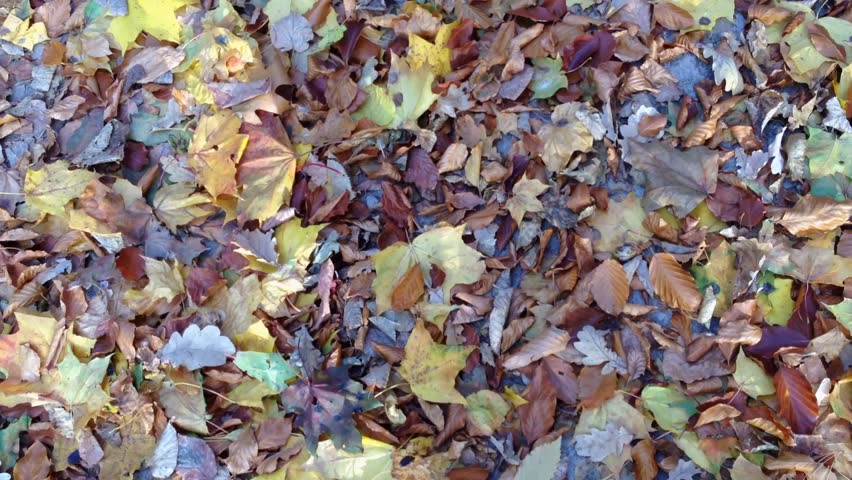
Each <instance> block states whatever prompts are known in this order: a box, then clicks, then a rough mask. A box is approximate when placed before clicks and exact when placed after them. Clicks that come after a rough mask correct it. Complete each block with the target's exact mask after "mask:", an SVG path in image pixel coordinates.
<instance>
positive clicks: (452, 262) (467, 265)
mask: <svg viewBox="0 0 852 480" xmlns="http://www.w3.org/2000/svg"><path fill="white" fill-rule="evenodd" d="M463 232H464V225H460V226H458V227H448V226H443V227H438V228H435V229H433V230H430V231H428V232H426V233H424V234H422V235H420V236H419V237H417V238H415V239H414V241H413V242H411V244H406V243H402V242H399V243H395V244H393V245H391V246H390V247H388V248H386V249H384V250H382V251H381V252H379V253H377V254H375V255H374V256H373V263H374V265H375V266H376V278H375V280H374V281H373V291H374V292H376V306H377V309H378V313H382V312H385V311H387V310H390V309H391V296H392V293H393V291H394V288H395V287H396V285H398V284H399V282H400V281H401V280H402V278H403V277H404V276H405V274H406V273H408V271H409V270H410V269H411V267H413V266H414V265H420V269H421V270H422V271H423V278H424V279H429V278H431V270H432V265H435V266H436V267H438V268H440V269H441V271H442V272H444V274H445V277H444V283H443V285H442V287H443V291H444V302H445V303H449V301H450V297H451V294H450V291H451V290H452V288H453V287H454V286H456V285H459V284H468V283H474V282H476V281H478V280H479V277H481V276H482V274H483V273H485V263H484V262H483V261H482V259H481V257H482V255H481V254H480V253H479V252H478V251H477V250H475V249H473V248H470V247H468V246H467V245H465V243H464V241H463V240H462V233H463Z"/></svg>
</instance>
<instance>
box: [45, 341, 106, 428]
mask: <svg viewBox="0 0 852 480" xmlns="http://www.w3.org/2000/svg"><path fill="white" fill-rule="evenodd" d="M110 357H112V355H110V356H107V357H101V358H94V359H92V360H90V361H89V363H82V362H80V360H78V359H77V357H76V356H74V352H73V351H71V347H68V350H67V351H66V352H65V358H64V359H62V362H61V363H60V364H59V365H58V370H59V377H60V383H59V385H58V386H57V387H56V392H57V393H58V394H59V395H61V396H62V398H64V399H65V403H66V404H67V405H86V407H87V410H88V411H89V412H95V411H97V410H99V409H100V408H101V407H103V406H104V405H106V403H107V402H108V401H109V395H107V393H106V392H105V391H104V390H103V389H102V388H101V382H103V380H104V375H106V371H107V367H108V366H109V361H110Z"/></svg>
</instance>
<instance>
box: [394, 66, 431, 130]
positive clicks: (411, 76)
mask: <svg viewBox="0 0 852 480" xmlns="http://www.w3.org/2000/svg"><path fill="white" fill-rule="evenodd" d="M388 78H389V80H388V95H389V96H390V98H391V100H393V103H394V104H395V105H397V107H396V114H395V115H394V121H393V126H394V127H400V126H402V125H403V124H405V123H406V122H414V121H417V119H418V118H420V115H423V113H425V112H426V110H428V109H429V107H430V106H432V104H433V103H434V102H435V100H437V99H438V97H440V95H438V94H437V93H432V82H433V81H434V80H435V74H434V73H432V70H430V67H429V66H428V65H421V66H420V68H417V69H412V68H410V67H409V65H408V62H407V61H406V60H405V59H403V58H399V57H393V60H392V61H391V69H390V73H389V74H388ZM391 80H396V81H391ZM397 99H399V100H397Z"/></svg>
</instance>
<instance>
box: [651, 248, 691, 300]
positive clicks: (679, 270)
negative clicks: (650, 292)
mask: <svg viewBox="0 0 852 480" xmlns="http://www.w3.org/2000/svg"><path fill="white" fill-rule="evenodd" d="M649 273H650V276H651V284H652V285H653V286H654V292H656V293H657V295H659V296H660V298H661V299H662V300H663V301H664V302H666V304H667V305H668V306H670V307H672V308H680V309H682V310H686V311H688V312H695V311H696V310H698V307H699V305H701V294H700V293H699V292H698V287H697V286H696V285H695V279H694V278H692V276H691V275H690V274H689V272H687V271H686V270H684V269H683V267H681V265H680V264H679V263H678V261H677V260H675V258H674V257H673V256H671V255H669V254H668V253H657V254H654V256H653V257H652V258H651V265H650V268H649Z"/></svg>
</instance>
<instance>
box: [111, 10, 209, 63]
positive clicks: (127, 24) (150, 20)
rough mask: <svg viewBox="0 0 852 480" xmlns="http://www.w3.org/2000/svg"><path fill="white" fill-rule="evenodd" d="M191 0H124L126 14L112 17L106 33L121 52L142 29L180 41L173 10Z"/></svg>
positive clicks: (179, 25) (153, 34)
mask: <svg viewBox="0 0 852 480" xmlns="http://www.w3.org/2000/svg"><path fill="white" fill-rule="evenodd" d="M192 3H195V2H194V0H127V12H128V13H127V15H125V16H123V17H115V18H113V19H112V23H110V26H109V30H107V31H108V32H109V33H111V34H112V36H113V38H114V39H115V41H116V43H118V45H119V47H121V51H122V53H124V51H125V50H127V47H128V46H130V44H131V43H133V42H134V41H135V40H136V37H138V36H139V34H140V33H142V32H146V33H149V34H151V35H152V36H154V37H155V38H158V39H160V40H166V41H169V42H175V43H180V32H181V24H180V23H179V22H178V20H177V17H176V16H175V10H177V9H178V8H180V7H183V6H184V5H190V4H192Z"/></svg>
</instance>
